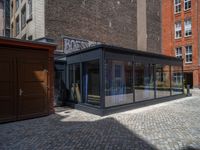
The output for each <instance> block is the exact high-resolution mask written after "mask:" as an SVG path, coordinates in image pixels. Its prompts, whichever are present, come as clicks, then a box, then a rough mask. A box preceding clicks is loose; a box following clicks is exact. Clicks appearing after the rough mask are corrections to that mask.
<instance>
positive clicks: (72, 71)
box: [69, 64, 81, 102]
mask: <svg viewBox="0 0 200 150" xmlns="http://www.w3.org/2000/svg"><path fill="white" fill-rule="evenodd" d="M69 83H70V84H69V85H70V100H71V101H75V102H81V93H80V64H71V65H69Z"/></svg>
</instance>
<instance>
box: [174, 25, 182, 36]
mask: <svg viewBox="0 0 200 150" xmlns="http://www.w3.org/2000/svg"><path fill="white" fill-rule="evenodd" d="M178 38H181V21H178V22H176V23H175V39H178Z"/></svg>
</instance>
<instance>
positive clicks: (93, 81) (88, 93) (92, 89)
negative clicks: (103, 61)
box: [83, 60, 100, 105]
mask: <svg viewBox="0 0 200 150" xmlns="http://www.w3.org/2000/svg"><path fill="white" fill-rule="evenodd" d="M83 98H84V101H85V102H86V103H89V104H93V105H100V72H99V60H94V61H89V62H84V63H83Z"/></svg>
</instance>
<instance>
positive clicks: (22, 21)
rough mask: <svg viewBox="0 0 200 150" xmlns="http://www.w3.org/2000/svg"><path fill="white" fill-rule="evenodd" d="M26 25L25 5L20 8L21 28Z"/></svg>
mask: <svg viewBox="0 0 200 150" xmlns="http://www.w3.org/2000/svg"><path fill="white" fill-rule="evenodd" d="M25 25H26V5H25V6H24V7H23V8H22V12H21V28H22V29H23V28H24V27H25Z"/></svg>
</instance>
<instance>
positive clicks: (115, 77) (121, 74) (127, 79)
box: [105, 60, 133, 107]
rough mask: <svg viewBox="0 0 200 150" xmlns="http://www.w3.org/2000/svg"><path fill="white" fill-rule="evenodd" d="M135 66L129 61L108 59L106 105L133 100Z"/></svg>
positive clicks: (120, 103) (126, 102)
mask: <svg viewBox="0 0 200 150" xmlns="http://www.w3.org/2000/svg"><path fill="white" fill-rule="evenodd" d="M132 83H133V66H132V62H129V61H117V60H107V61H106V81H105V88H106V89H105V106H106V107H110V106H116V105H122V104H128V103H132V102H133V91H132Z"/></svg>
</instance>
